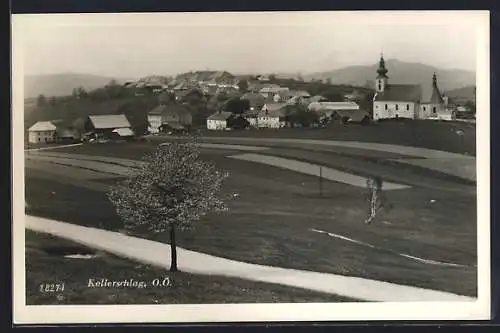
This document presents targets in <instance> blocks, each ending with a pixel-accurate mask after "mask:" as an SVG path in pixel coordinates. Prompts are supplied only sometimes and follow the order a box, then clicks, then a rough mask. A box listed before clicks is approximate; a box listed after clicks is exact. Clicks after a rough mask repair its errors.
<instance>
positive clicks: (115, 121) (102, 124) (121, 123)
mask: <svg viewBox="0 0 500 333" xmlns="http://www.w3.org/2000/svg"><path fill="white" fill-rule="evenodd" d="M89 119H90V121H91V122H92V125H93V126H94V128H95V129H109V128H126V127H130V122H129V121H128V119H127V117H125V115H124V114H113V115H98V116H89Z"/></svg>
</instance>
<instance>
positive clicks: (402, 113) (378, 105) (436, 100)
mask: <svg viewBox="0 0 500 333" xmlns="http://www.w3.org/2000/svg"><path fill="white" fill-rule="evenodd" d="M387 73H388V70H387V69H386V68H385V61H384V57H383V56H381V57H380V61H379V68H378V69H377V78H376V81H375V96H374V97H373V120H375V121H377V120H380V119H395V118H408V119H448V120H449V119H452V118H453V117H454V113H453V111H452V109H451V108H449V107H448V106H447V98H446V97H443V95H442V94H441V92H440V91H439V88H438V84H437V76H436V73H434V74H433V76H432V95H431V97H430V99H429V101H427V102H424V103H422V101H421V100H422V88H421V86H420V85H418V84H392V83H391V84H390V83H389V77H388V76H387Z"/></svg>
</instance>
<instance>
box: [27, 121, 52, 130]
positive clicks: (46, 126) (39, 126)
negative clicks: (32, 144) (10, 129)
mask: <svg viewBox="0 0 500 333" xmlns="http://www.w3.org/2000/svg"><path fill="white" fill-rule="evenodd" d="M55 130H56V126H55V125H54V124H52V123H51V122H50V121H38V122H36V123H35V124H33V126H31V127H30V128H29V129H28V131H30V132H37V131H55Z"/></svg>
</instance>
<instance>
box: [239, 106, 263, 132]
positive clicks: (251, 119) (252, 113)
mask: <svg viewBox="0 0 500 333" xmlns="http://www.w3.org/2000/svg"><path fill="white" fill-rule="evenodd" d="M259 112H260V110H247V111H245V112H243V114H242V116H243V118H244V119H245V120H246V121H248V125H249V126H250V127H253V128H257V127H259V126H258V117H259Z"/></svg>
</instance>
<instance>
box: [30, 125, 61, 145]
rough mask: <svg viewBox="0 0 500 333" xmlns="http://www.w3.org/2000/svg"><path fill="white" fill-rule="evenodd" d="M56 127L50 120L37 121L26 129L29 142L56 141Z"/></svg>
mask: <svg viewBox="0 0 500 333" xmlns="http://www.w3.org/2000/svg"><path fill="white" fill-rule="evenodd" d="M56 129H57V127H56V126H55V125H54V124H53V123H52V122H50V121H38V122H36V123H35V124H33V126H31V127H30V128H29V129H28V142H29V143H50V142H55V141H56Z"/></svg>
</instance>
